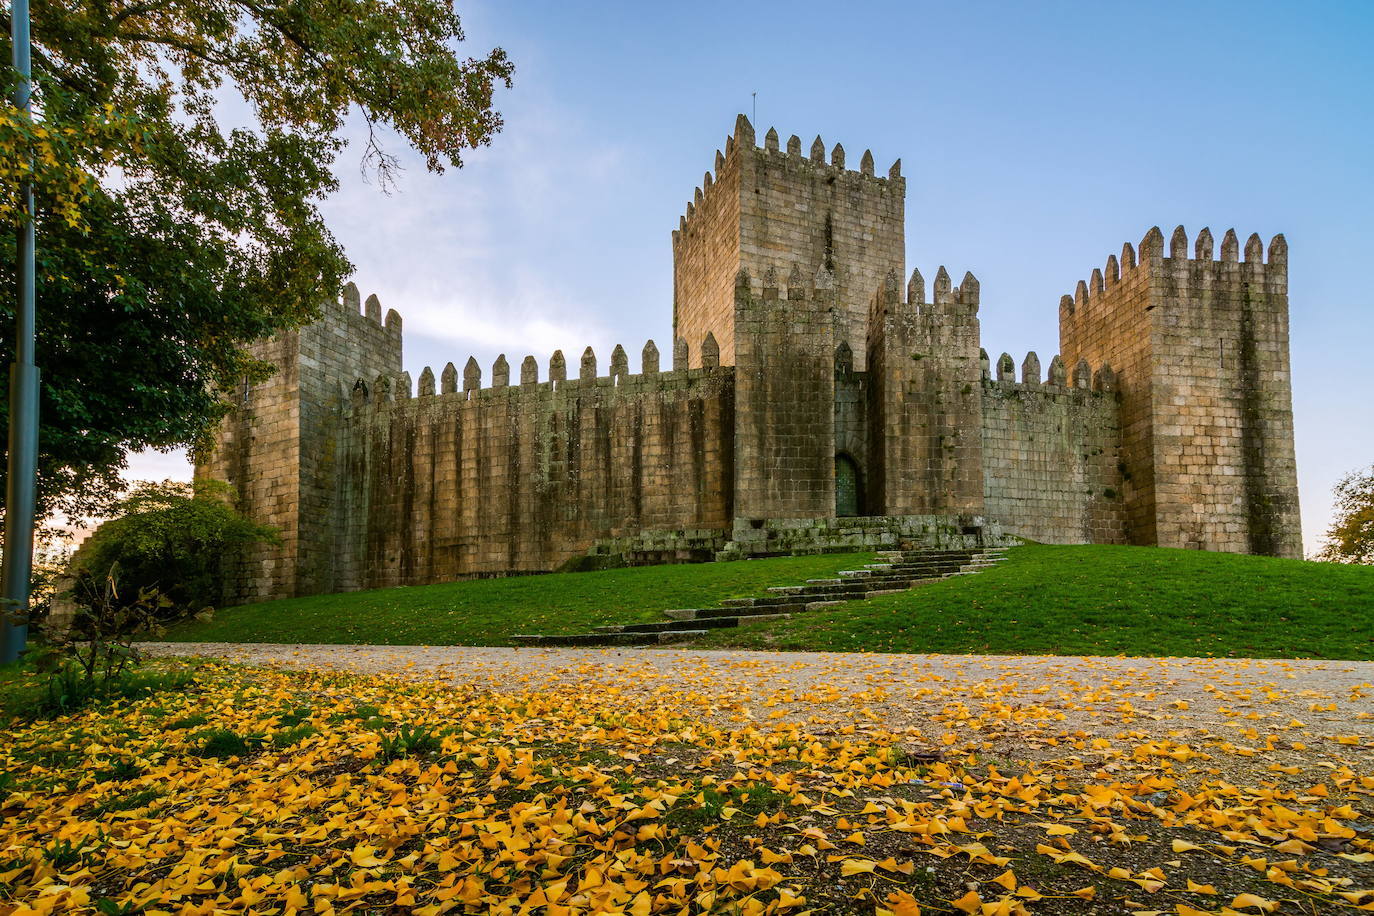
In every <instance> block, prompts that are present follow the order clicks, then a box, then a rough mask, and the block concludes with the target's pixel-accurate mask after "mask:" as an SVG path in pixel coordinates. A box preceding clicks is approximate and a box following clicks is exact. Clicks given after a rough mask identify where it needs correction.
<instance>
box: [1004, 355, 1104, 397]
mask: <svg viewBox="0 0 1374 916" xmlns="http://www.w3.org/2000/svg"><path fill="white" fill-rule="evenodd" d="M979 362H980V363H981V364H982V376H983V385H984V387H985V388H987V389H989V390H991V389H997V390H1000V391H1001V392H1002V393H1004V394H1006V393H1015V392H1043V393H1045V394H1050V395H1052V394H1056V393H1069V392H1091V393H1095V394H1107V395H1110V394H1114V393H1115V392H1116V372H1114V371H1113V370H1112V366H1111V363H1103V364H1102V365H1100V366H1098V367H1097V368H1096V369H1093V367H1092V366H1090V365H1089V364H1088V361H1087V360H1086V359H1080V360H1078V362H1077V363H1076V364H1075V365H1074V366H1073V371H1072V372H1070V371H1069V368H1068V366H1067V365H1066V364H1065V362H1064V358H1063V357H1062V356H1059V355H1058V354H1056V355H1055V357H1054V358H1053V359H1052V360H1050V366H1049V372H1048V374H1047V375H1046V376H1045V378H1044V379H1043V380H1042V378H1041V367H1040V357H1039V356H1038V355H1037V354H1036V352H1035V351H1034V350H1031V351H1030V352H1029V353H1027V354H1026V358H1025V359H1023V360H1022V361H1021V376H1020V378H1019V379H1018V378H1017V375H1016V372H1017V369H1016V360H1014V359H1012V357H1011V354H1010V353H1003V354H1002V355H1001V356H999V357H998V358H997V362H996V364H992V363H990V362H989V360H988V351H987V350H980V351H979Z"/></svg>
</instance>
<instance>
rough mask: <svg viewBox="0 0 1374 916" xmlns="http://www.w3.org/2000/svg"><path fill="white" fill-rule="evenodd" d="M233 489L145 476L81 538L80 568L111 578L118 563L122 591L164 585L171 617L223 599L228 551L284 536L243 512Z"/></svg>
mask: <svg viewBox="0 0 1374 916" xmlns="http://www.w3.org/2000/svg"><path fill="white" fill-rule="evenodd" d="M230 496H231V491H230V489H229V487H228V486H227V485H226V484H224V483H222V482H219V481H209V480H202V481H197V482H196V483H195V484H187V483H178V482H176V481H170V480H168V481H164V482H162V483H144V484H140V485H139V486H136V487H135V488H134V489H133V491H132V492H130V494H129V495H128V496H127V497H125V498H124V499H122V500H120V501H119V503H118V504H117V506H116V510H117V512H118V513H119V514H118V516H117V517H116V518H113V519H111V520H110V521H108V522H105V523H104V524H102V525H101V526H100V527H99V528H97V529H96V530H95V533H94V534H92V535H91V536H90V538H89V539H88V540H87V542H86V543H85V544H83V545H82V546H81V549H80V550H79V551H78V552H77V555H76V557H75V558H74V560H73V566H74V570H73V571H74V572H75V573H76V574H77V575H78V576H80V575H82V574H85V575H87V576H93V577H95V578H96V580H99V581H103V580H104V579H105V578H106V577H108V575H109V571H110V570H111V569H118V571H119V572H118V576H117V581H118V590H119V594H120V595H123V596H126V597H127V598H128V599H129V600H130V601H133V600H135V599H140V596H146V595H148V594H151V593H152V592H154V591H156V592H157V594H158V595H159V596H160V599H161V600H162V601H163V603H162V604H161V605H160V607H161V616H163V617H164V618H167V617H174V616H178V615H180V614H184V613H186V612H188V611H189V612H194V611H199V610H201V609H203V608H205V607H207V606H213V605H216V604H218V603H219V602H220V596H221V593H222V586H223V581H224V579H223V577H224V572H225V570H224V565H223V564H224V562H225V559H224V558H225V557H226V556H234V555H236V554H237V553H239V552H240V550H241V549H242V548H243V547H244V546H247V545H249V544H253V543H258V542H265V541H274V540H276V532H275V531H273V530H272V529H271V528H268V527H266V526H264V525H259V524H258V523H256V522H253V521H250V520H249V519H247V518H244V517H243V516H242V515H240V514H239V513H238V512H236V511H235V510H234V508H233V506H232V505H231V504H230ZM75 597H76V598H77V603H78V604H81V603H82V600H81V599H82V596H81V595H80V594H78V595H76V596H75ZM115 603H116V604H118V602H117V601H116V602H115Z"/></svg>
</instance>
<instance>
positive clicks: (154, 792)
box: [95, 786, 162, 815]
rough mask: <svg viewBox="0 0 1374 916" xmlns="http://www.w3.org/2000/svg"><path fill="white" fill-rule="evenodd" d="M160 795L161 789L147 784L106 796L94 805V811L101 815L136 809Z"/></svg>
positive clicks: (147, 804)
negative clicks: (142, 787)
mask: <svg viewBox="0 0 1374 916" xmlns="http://www.w3.org/2000/svg"><path fill="white" fill-rule="evenodd" d="M161 797H162V790H161V789H158V788H156V787H153V786H149V787H148V788H146V789H139V790H137V791H135V792H126V793H121V794H118V795H113V796H111V797H109V798H106V799H104V800H103V801H101V802H100V804H98V805H96V806H95V813H96V814H97V815H103V814H113V813H114V812H116V811H136V810H138V809H139V808H146V807H148V806H149V805H151V804H152V803H153V802H155V801H157V800H158V799H159V798H161Z"/></svg>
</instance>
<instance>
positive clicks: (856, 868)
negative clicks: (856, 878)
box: [840, 859, 878, 878]
mask: <svg viewBox="0 0 1374 916" xmlns="http://www.w3.org/2000/svg"><path fill="white" fill-rule="evenodd" d="M877 867H878V863H877V862H874V861H873V860H872V859H845V860H844V861H843V862H841V863H840V874H842V875H844V876H845V877H846V878H847V877H849V876H850V875H858V874H867V873H868V872H871V871H873V869H875V868H877Z"/></svg>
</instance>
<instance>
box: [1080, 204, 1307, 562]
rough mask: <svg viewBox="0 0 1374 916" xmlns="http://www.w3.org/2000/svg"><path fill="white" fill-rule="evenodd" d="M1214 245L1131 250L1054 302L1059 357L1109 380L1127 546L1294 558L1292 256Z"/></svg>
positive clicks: (1181, 241) (1156, 235) (1154, 236)
mask: <svg viewBox="0 0 1374 916" xmlns="http://www.w3.org/2000/svg"><path fill="white" fill-rule="evenodd" d="M1212 246H1213V240H1212V235H1211V233H1210V232H1209V231H1207V230H1205V229H1204V230H1203V231H1202V232H1201V233H1200V234H1199V236H1198V238H1197V242H1196V244H1195V246H1194V252H1193V257H1191V258H1190V257H1189V255H1188V238H1187V235H1186V234H1185V233H1184V231H1183V227H1181V226H1180V227H1178V229H1176V230H1175V231H1174V233H1173V236H1172V238H1171V239H1170V242H1169V249H1168V255H1167V256H1166V255H1165V246H1164V237H1163V234H1162V233H1161V232H1160V231H1159V229H1158V228H1155V229H1152V230H1151V231H1150V232H1149V233H1148V234H1147V235H1146V236H1145V238H1144V239H1143V240H1142V241H1141V243H1140V252H1139V262H1138V263H1137V261H1136V258H1135V257H1134V252H1132V251H1131V249H1130V246H1129V245H1128V246H1127V247H1126V248H1125V249H1124V250H1123V257H1122V261H1121V263H1120V265H1118V264H1117V263H1116V261H1115V259H1110V260H1109V261H1108V263H1107V268H1106V271H1105V272H1101V271H1094V272H1093V276H1092V279H1091V281H1090V282H1089V283H1086V284H1085V283H1082V282H1080V283H1079V288H1078V293H1077V295H1076V296H1074V297H1073V298H1072V299H1070V298H1069V297H1065V300H1064V301H1063V302H1062V303H1061V307H1060V337H1061V350H1062V351H1063V352H1064V354H1065V357H1066V358H1071V359H1077V358H1086V359H1087V360H1088V361H1089V362H1099V361H1100V362H1109V363H1110V364H1111V366H1112V368H1113V369H1115V370H1116V371H1117V374H1118V378H1119V381H1120V387H1121V395H1122V427H1123V435H1122V439H1123V459H1124V463H1125V466H1126V481H1125V490H1126V494H1127V513H1128V520H1129V536H1130V539H1131V542H1132V543H1156V544H1159V545H1161V546H1167V547H1192V548H1205V549H1210V550H1227V551H1234V552H1241V553H1262V554H1274V555H1278V556H1290V557H1300V556H1301V555H1302V545H1301V538H1300V526H1299V520H1298V496H1297V467H1296V461H1295V458H1294V454H1293V409H1292V388H1291V373H1290V367H1289V358H1288V248H1287V243H1286V242H1285V241H1284V238H1283V236H1281V235H1280V236H1276V237H1275V238H1274V240H1273V241H1272V242H1271V243H1270V246H1269V260H1268V262H1267V263H1266V262H1265V258H1264V246H1263V244H1262V242H1261V241H1260V239H1259V236H1257V235H1252V236H1250V239H1249V241H1248V242H1247V243H1246V245H1245V260H1244V261H1241V260H1240V245H1239V240H1238V239H1237V237H1236V234H1235V232H1234V231H1228V232H1227V233H1226V235H1225V237H1224V238H1223V240H1222V244H1221V258H1220V259H1219V260H1215V259H1214V257H1213V247H1212ZM1118 270H1119V273H1120V275H1119V277H1118V275H1117V274H1118Z"/></svg>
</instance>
